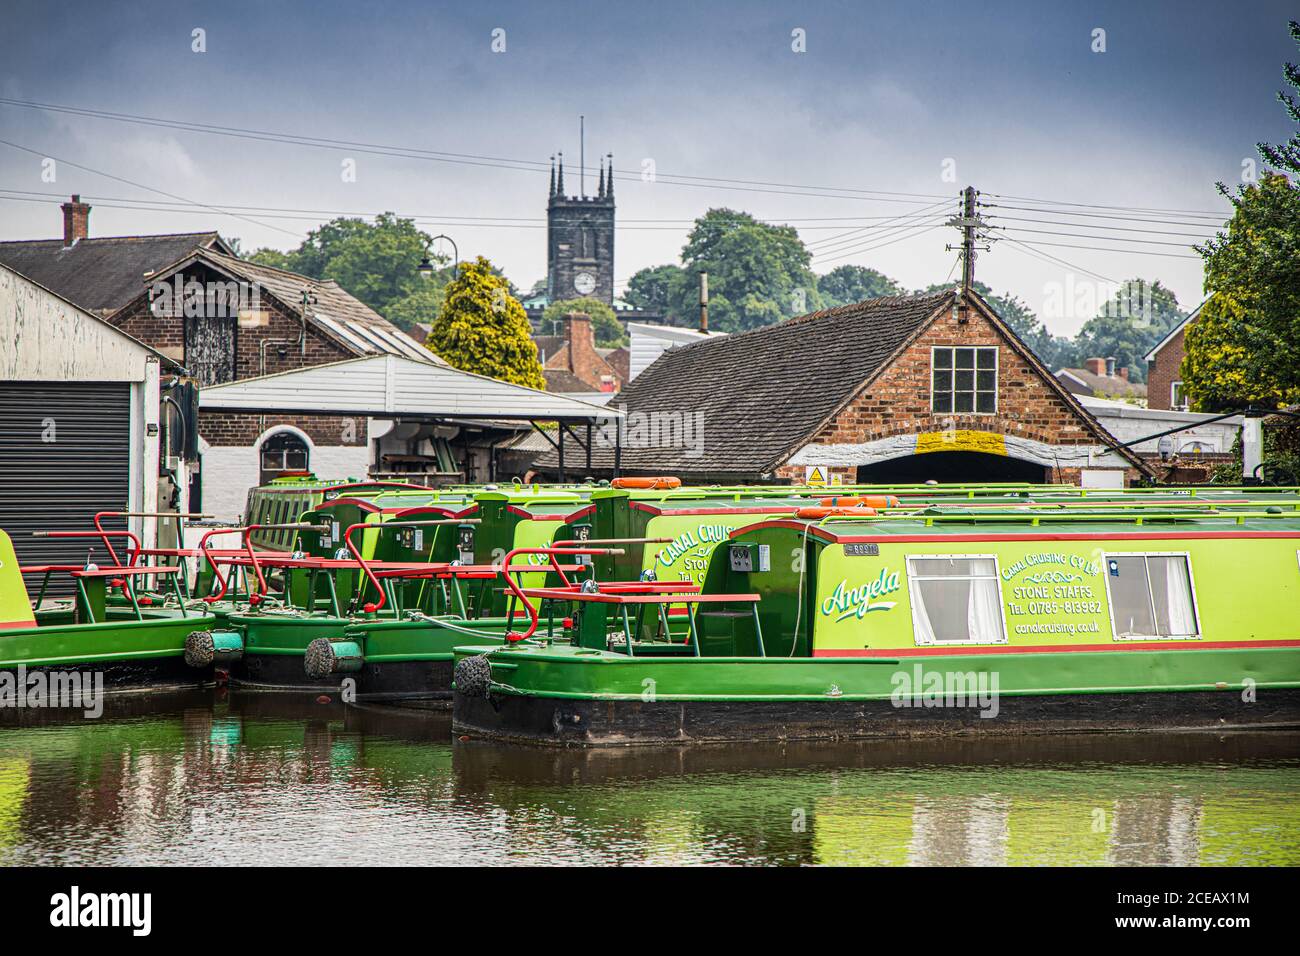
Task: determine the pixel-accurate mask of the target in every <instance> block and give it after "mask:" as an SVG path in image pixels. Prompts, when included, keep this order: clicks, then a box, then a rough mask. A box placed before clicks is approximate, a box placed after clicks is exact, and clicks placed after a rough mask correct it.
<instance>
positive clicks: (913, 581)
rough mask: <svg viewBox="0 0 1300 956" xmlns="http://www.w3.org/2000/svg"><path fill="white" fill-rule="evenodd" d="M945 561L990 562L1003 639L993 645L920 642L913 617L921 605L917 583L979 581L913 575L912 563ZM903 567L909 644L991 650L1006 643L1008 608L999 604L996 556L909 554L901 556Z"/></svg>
mask: <svg viewBox="0 0 1300 956" xmlns="http://www.w3.org/2000/svg"><path fill="white" fill-rule="evenodd" d="M942 558H947V559H949V560H962V561H974V560H980V559H987V560H991V561H992V562H993V583H994V584H995V585H997V591H998V617H999V620H1001V622H1002V637H1001V638H1000V639H999V640H995V641H941V640H938V639H937V638H936V639H935V640H933V641H923V640H921V634H920V631H921V629H920V627H918V621H917V617H916V612H917V608H918V607H919V606H921V605H923V604H924V602H923V601H922V600H921V598H920V587H919V585H920V582H922V581H954V580H967V581H981V580H983V577H982V576H981V577H971V576H968V575H967V576H962V577H960V578H959V577H954V576H953V575H943V576H938V575H932V574H914V573H913V572H912V562H913V561H916V560H922V561H924V560H927V559H930V560H937V559H942ZM903 561H904V567H906V568H907V596H908V600H909V601H910V602H911V605H912V608H911V609H912V641H913V643H915V644H916V645H917V646H919V647H990V646H992V645H994V644H1006V643H1007V605H1006V602H1005V601H1004V600H1002V567H1001V565H999V564H998V556H997V555H996V554H969V553H965V554H908V555H904V556H903Z"/></svg>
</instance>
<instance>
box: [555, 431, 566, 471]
mask: <svg viewBox="0 0 1300 956" xmlns="http://www.w3.org/2000/svg"><path fill="white" fill-rule="evenodd" d="M555 424H556V425H557V426H558V428H559V432H560V445H559V450H560V475H559V478H560V484H564V422H562V421H560V420H559V419H556V421H555Z"/></svg>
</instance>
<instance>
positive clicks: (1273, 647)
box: [454, 502, 1300, 745]
mask: <svg viewBox="0 0 1300 956" xmlns="http://www.w3.org/2000/svg"><path fill="white" fill-rule="evenodd" d="M1120 504H1121V505H1122V502H1121V503H1120ZM701 584H702V590H701V591H700V593H699V595H697V596H692V595H690V594H686V593H684V594H680V595H677V596H675V597H674V598H673V600H675V601H677V602H679V603H680V604H684V605H685V606H687V607H689V608H690V611H691V613H690V627H689V629H688V631H687V633H685V634H684V635H683V634H682V633H681V631H680V630H679V631H678V632H676V633H673V632H672V631H671V630H669V629H667V628H664V627H659V626H658V624H657V615H656V614H654V613H649V614H647V613H645V612H644V609H645V607H646V606H649V605H652V604H653V603H655V601H658V602H663V601H666V600H668V598H667V597H662V596H661V597H660V598H657V599H654V600H648V599H646V598H641V597H635V598H633V597H628V598H624V599H619V600H616V601H611V600H609V599H607V598H601V597H596V596H591V595H587V596H583V595H574V596H573V604H574V607H575V611H574V617H575V619H576V624H575V632H576V636H575V637H574V638H573V640H572V641H566V640H564V639H563V638H562V637H561V636H560V635H548V634H546V633H545V632H544V631H543V632H542V637H541V639H539V640H531V641H520V642H515V643H508V644H507V645H506V646H502V647H499V648H486V649H485V648H475V647H473V646H470V645H467V646H465V647H462V648H458V649H457V658H458V663H457V671H456V696H455V711H454V714H455V716H454V723H455V729H456V732H457V733H461V734H473V735H481V736H488V737H500V738H509V739H516V740H521V741H528V742H534V743H547V744H561V745H620V744H637V743H666V742H672V743H682V742H692V741H714V740H738V739H787V738H788V739H797V738H847V737H869V736H921V735H928V734H950V733H958V734H1021V733H1042V732H1058V731H1098V730H1108V731H1109V730H1137V729H1151V728H1162V729H1187V728H1196V729H1214V728H1226V727H1245V726H1253V727H1295V726H1297V725H1300V518H1298V517H1297V515H1296V513H1295V511H1294V509H1293V508H1286V507H1281V506H1276V505H1270V506H1269V507H1268V508H1263V507H1256V508H1254V509H1252V508H1244V507H1235V508H1232V509H1227V508H1225V509H1219V508H1214V507H1203V508H1199V509H1198V508H1186V507H1177V508H1175V507H1172V506H1168V507H1165V506H1162V505H1160V504H1155V503H1152V504H1149V505H1148V506H1147V507H1145V508H1140V509H1133V510H1126V509H1124V508H1123V507H1116V506H1111V507H1105V506H1100V507H1096V506H1088V507H1082V506H1081V507H1077V508H1068V507H1067V508H1057V509H1043V508H1038V509H1033V510H1028V511H1026V510H1021V509H1019V508H1002V509H997V508H993V509H970V510H968V511H965V512H956V511H954V510H953V509H945V508H940V509H924V510H922V511H919V512H914V513H907V512H905V511H901V512H899V513H896V514H879V515H872V514H865V513H864V514H847V515H839V516H830V517H825V518H818V519H815V520H814V519H799V518H796V517H784V518H771V519H767V520H763V521H759V522H758V523H756V524H752V525H749V526H747V527H744V528H740V529H737V530H735V531H733V532H731V534H730V535H729V537H728V540H727V541H726V542H725V544H723V545H721V546H719V547H717V548H715V549H714V550H713V552H712V553H711V555H710V557H709V560H708V566H707V569H706V571H705V574H704V578H703V581H702V582H701ZM541 592H542V589H533V590H532V593H531V594H530V595H529V597H530V600H535V599H539V598H540V597H541V596H542V593H541ZM629 611H632V613H629ZM647 622H648V624H647Z"/></svg>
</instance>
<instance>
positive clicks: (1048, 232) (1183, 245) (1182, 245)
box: [996, 226, 1191, 250]
mask: <svg viewBox="0 0 1300 956" xmlns="http://www.w3.org/2000/svg"><path fill="white" fill-rule="evenodd" d="M996 228H998V229H1002V230H1004V231H1005V230H1011V231H1013V232H1017V233H1024V232H1032V233H1038V234H1040V235H1044V236H1067V237H1069V238H1072V239H1095V240H1097V241H1098V242H1131V243H1137V244H1138V245H1145V246H1173V247H1175V248H1177V249H1190V248H1191V243H1187V242H1165V241H1163V240H1160V239H1130V238H1129V237H1128V236H1090V235H1088V234H1087V233H1080V232H1059V231H1057V230H1055V229H1028V228H1026V227H1025V226H997V227H996ZM1120 249H1121V250H1122V249H1123V247H1120Z"/></svg>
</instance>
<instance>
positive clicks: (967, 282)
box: [961, 186, 975, 292]
mask: <svg viewBox="0 0 1300 956" xmlns="http://www.w3.org/2000/svg"><path fill="white" fill-rule="evenodd" d="M961 215H962V219H963V220H965V222H964V224H963V226H962V231H961V236H962V238H961V288H962V291H963V292H969V291H970V288H971V283H972V282H974V281H975V187H974V186H967V187H966V188H965V189H963V190H962V206H961Z"/></svg>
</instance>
